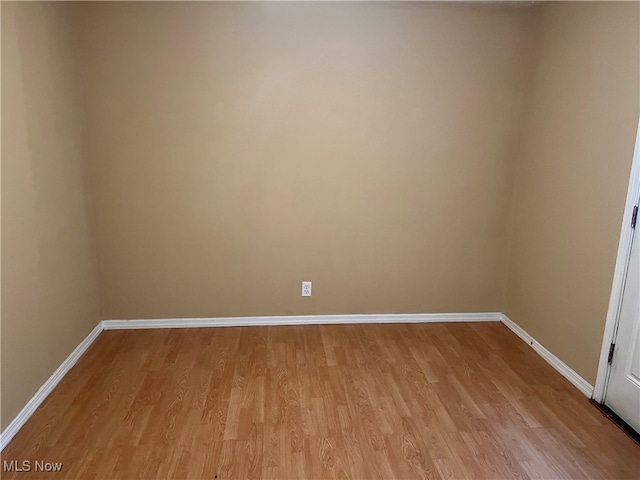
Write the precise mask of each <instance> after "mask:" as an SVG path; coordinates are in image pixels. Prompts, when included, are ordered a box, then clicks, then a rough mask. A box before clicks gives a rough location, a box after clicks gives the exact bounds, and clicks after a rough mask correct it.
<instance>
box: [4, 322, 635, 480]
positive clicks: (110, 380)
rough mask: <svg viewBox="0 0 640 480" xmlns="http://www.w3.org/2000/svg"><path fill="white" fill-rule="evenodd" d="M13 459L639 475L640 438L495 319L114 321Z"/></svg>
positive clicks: (286, 472)
mask: <svg viewBox="0 0 640 480" xmlns="http://www.w3.org/2000/svg"><path fill="white" fill-rule="evenodd" d="M2 460H3V463H4V462H8V461H11V460H17V461H18V462H20V463H21V462H22V461H24V460H29V461H30V462H31V466H32V470H31V471H30V472H21V473H17V472H3V474H2V478H3V479H7V480H9V479H21V480H26V479H31V478H52V479H53V478H84V479H134V478H146V479H164V478H185V479H186V478H188V479H215V478H218V479H226V478H273V479H300V478H341V479H348V478H352V479H365V478H366V479H373V478H385V479H399V478H402V479H409V478H442V479H446V478H450V479H462V478H492V479H495V478H523V479H526V478H554V479H555V478H572V479H573V478H612V479H619V478H639V477H640V447H638V446H637V445H636V444H634V443H633V441H632V440H631V439H629V438H628V437H626V436H625V434H624V433H622V432H621V431H620V430H618V429H617V428H616V427H615V426H614V425H613V424H611V423H610V422H609V421H608V420H607V419H606V418H605V417H603V416H602V414H601V413H600V412H598V411H597V410H596V409H595V408H594V407H593V406H592V405H590V404H589V401H588V400H587V398H585V397H584V396H583V395H582V394H581V393H579V392H578V391H577V390H576V389H575V388H574V387H573V386H572V385H570V384H569V383H568V382H567V381H566V380H565V379H564V378H562V377H561V376H560V375H559V374H558V373H557V372H555V371H554V370H553V369H552V368H551V367H550V366H549V365H547V364H546V363H545V362H544V360H542V359H541V358H539V357H538V356H537V355H536V354H535V353H534V352H533V351H532V350H531V349H530V348H529V347H528V346H527V345H526V344H525V343H523V342H522V341H520V339H518V338H517V337H516V336H515V335H514V334H513V333H511V332H510V331H509V330H508V329H507V328H506V327H505V326H504V325H502V324H499V323H469V324H406V325H404V324H395V325H327V326H294V327H282V326H278V327H242V328H209V329H173V330H130V331H107V332H104V333H102V334H101V335H100V337H99V338H98V339H97V340H96V342H95V343H94V344H93V346H92V347H91V348H90V349H89V351H87V353H86V354H85V355H84V356H83V358H82V359H81V360H80V361H79V362H78V364H77V365H76V366H75V367H74V368H73V369H72V370H71V371H70V372H69V374H68V375H67V376H66V377H65V378H64V379H63V380H62V382H60V384H59V385H58V387H57V388H56V389H55V390H54V392H53V393H52V394H51V395H50V396H49V398H47V400H46V401H45V402H44V403H43V404H42V406H41V407H40V408H39V409H38V410H37V412H36V413H35V414H34V415H33V417H32V418H31V419H30V420H29V421H28V422H27V424H26V425H25V426H24V427H23V429H22V430H21V431H20V432H19V433H18V434H17V435H16V436H15V437H14V439H13V441H12V442H11V443H10V444H9V445H8V446H7V447H6V448H5V450H4V452H3V455H2ZM36 460H44V461H48V462H62V463H63V470H62V472H60V473H43V472H35V470H34V462H35V461H36Z"/></svg>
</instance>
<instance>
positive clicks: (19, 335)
mask: <svg viewBox="0 0 640 480" xmlns="http://www.w3.org/2000/svg"><path fill="white" fill-rule="evenodd" d="M68 30H69V29H68V26H67V23H66V16H65V15H64V12H63V9H62V7H61V6H59V5H57V6H53V5H42V4H35V3H5V2H3V3H2V359H1V360H2V362H1V363H2V412H1V415H2V421H1V424H2V428H5V427H6V425H7V424H8V423H9V422H10V421H11V420H13V418H14V417H15V416H16V415H17V414H18V412H19V411H20V410H21V409H22V407H24V405H25V404H26V403H27V401H28V400H29V399H30V398H31V397H32V396H33V395H34V394H35V392H36V391H37V390H38V388H40V386H41V385H42V384H43V383H44V382H45V380H46V379H47V378H48V377H49V376H50V375H51V374H52V373H53V371H54V370H55V369H56V368H57V367H58V366H59V365H60V363H62V361H63V360H64V359H65V358H66V357H67V356H68V355H69V354H70V353H71V351H72V350H73V349H74V348H75V347H76V346H77V345H78V343H80V341H82V339H83V338H84V337H85V336H86V335H87V334H88V333H89V332H90V331H91V329H93V327H95V326H96V324H97V323H98V321H99V309H98V295H97V283H96V277H97V276H96V275H94V271H95V268H94V265H93V261H92V257H91V252H90V246H89V243H90V242H89V230H88V224H87V212H86V208H85V188H84V183H85V182H84V178H83V176H84V173H83V172H84V170H85V166H84V157H83V140H82V135H83V133H82V131H81V123H80V115H79V104H78V99H77V96H76V91H77V88H76V83H75V81H76V72H75V65H74V61H73V57H72V55H71V49H70V47H71V43H70V38H69V37H68V34H67V32H68Z"/></svg>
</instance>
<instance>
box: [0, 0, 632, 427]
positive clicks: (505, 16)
mask: <svg viewBox="0 0 640 480" xmlns="http://www.w3.org/2000/svg"><path fill="white" fill-rule="evenodd" d="M69 9H71V10H69ZM638 9H639V6H638V5H637V4H632V3H628V4H608V5H602V4H595V3H588V4H585V3H580V4H577V3H576V4H570V5H555V4H554V5H543V6H537V7H531V8H513V7H505V6H495V5H471V6H470V5H465V4H457V5H442V4H362V3H361V4H320V5H319V4H293V3H290V4H280V3H261V4H233V5H230V4H213V3H195V2H194V3H181V4H174V3H136V4H131V3H130V4H125V3H118V4H115V3H111V4H97V3H89V4H75V5H73V6H69V5H63V4H59V3H58V4H55V5H54V4H49V5H42V4H33V3H22V4H12V3H3V4H2V117H3V123H2V139H1V140H2V212H1V213H2V239H1V240H2V257H3V265H2V287H3V291H2V295H3V302H2V308H1V314H2V339H1V342H2V372H1V373H2V422H1V425H2V428H4V427H5V426H6V425H7V423H8V422H9V421H11V419H12V418H13V417H14V416H15V415H16V414H17V413H18V411H19V410H20V409H21V408H22V407H23V406H24V404H25V403H26V402H27V401H28V399H29V398H30V397H31V396H32V395H33V394H34V393H35V391H36V390H37V388H38V387H40V386H41V385H42V383H43V382H44V381H45V380H46V378H47V377H48V376H49V375H50V374H51V373H52V372H53V371H54V370H55V368H57V367H58V365H60V363H61V361H62V360H63V359H64V358H65V357H66V356H67V355H68V354H69V353H70V352H71V350H72V349H73V348H74V347H75V346H76V345H77V344H78V343H79V342H80V341H81V340H82V338H84V337H85V335H86V334H87V333H88V332H89V331H90V330H91V329H92V328H93V327H94V326H95V324H96V323H97V321H98V320H99V319H101V318H102V319H109V318H145V317H146V318H149V317H189V316H195V317H200V316H236V315H270V314H311V313H369V312H373V313H375V312H379V313H384V312H392V313H402V312H465V311H499V310H504V311H505V312H506V313H507V314H508V315H509V316H510V317H511V318H512V319H513V320H514V321H516V322H517V323H519V324H520V325H522V326H523V327H524V328H525V329H526V330H527V331H528V332H530V333H531V334H532V335H533V336H534V337H536V338H537V339H538V340H539V341H541V342H542V344H543V345H544V346H546V347H547V348H549V349H550V350H551V351H552V352H553V353H555V354H556V355H558V356H559V357H560V358H561V359H562V360H563V361H565V362H566V363H568V364H569V366H570V367H572V368H574V369H575V370H576V371H577V372H578V373H580V374H581V375H582V376H584V377H585V378H586V379H587V380H589V381H590V382H593V381H594V380H595V371H596V365H597V361H598V355H599V347H600V342H601V339H602V331H603V327H604V318H605V313H606V307H607V301H608V296H609V291H610V287H611V278H612V273H613V267H614V261H615V254H616V246H617V240H618V239H617V235H618V232H619V226H620V221H621V215H622V210H623V206H624V205H623V203H624V198H625V193H626V183H627V180H628V173H629V166H630V162H631V154H632V148H633V140H634V135H635V128H636V125H637V119H638V111H639V108H638V105H639V99H638V89H639V84H638V71H639V69H640V67H639V65H638V63H639V60H638V58H639V52H638V38H639V35H640V33H639V32H638V23H639V20H640V19H639V18H638V17H639V13H638ZM70 12H71V13H73V15H72V16H67V13H70ZM67 21H70V23H67ZM71 26H72V27H74V28H73V29H71V28H70V27H71ZM69 34H72V35H73V37H70V36H69ZM72 43H73V45H75V46H76V47H77V48H78V50H75V51H72V49H71V44H72ZM74 53H77V54H78V55H79V57H78V58H75V57H74ZM77 60H79V61H80V62H79V63H76V61H77ZM79 65H82V67H81V68H78V67H79ZM80 79H82V80H83V82H82V83H80ZM85 142H86V144H85ZM85 180H86V182H85ZM87 188H88V189H89V192H88V193H90V194H89V195H87V192H86V191H85V190H86V189H87ZM514 192H515V194H514ZM88 213H89V214H88ZM89 222H91V225H89ZM89 226H90V227H91V229H93V232H92V233H93V235H90V233H89V230H90V229H89ZM92 241H95V249H94V248H93V246H92V243H91V242H92ZM94 259H95V262H96V263H97V268H94ZM508 260H509V267H508V268H507V261H508ZM97 270H99V278H100V289H99V291H100V294H101V300H102V305H103V309H102V311H101V312H100V311H99V307H98V294H97V293H98V288H97V281H96V278H97V277H98V273H97ZM507 270H508V278H507ZM302 280H312V281H313V282H314V295H313V297H311V298H301V297H300V282H301V281H302Z"/></svg>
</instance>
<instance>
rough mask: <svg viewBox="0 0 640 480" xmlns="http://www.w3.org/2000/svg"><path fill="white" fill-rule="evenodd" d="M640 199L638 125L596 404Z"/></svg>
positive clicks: (600, 399) (602, 394)
mask: <svg viewBox="0 0 640 480" xmlns="http://www.w3.org/2000/svg"><path fill="white" fill-rule="evenodd" d="M639 196H640V122H639V123H638V130H637V134H636V144H635V149H634V152H633V162H632V164H631V174H630V176H629V188H628V190H627V201H626V203H625V206H624V215H623V216H622V225H621V227H620V241H619V243H618V255H617V257H616V266H615V270H614V273H613V283H612V286H611V295H610V297H609V308H608V310H607V319H606V321H605V324H604V335H603V338H602V347H601V349H600V361H599V363H598V373H597V375H596V386H595V388H594V391H593V398H594V400H596V401H597V402H600V403H604V398H605V395H606V391H607V382H608V379H609V362H608V357H609V346H610V345H611V343H612V342H613V341H614V339H615V333H616V326H617V323H618V314H619V312H620V306H621V303H622V289H623V287H624V281H625V276H626V272H627V267H628V264H629V255H630V254H631V239H632V237H633V230H632V229H631V223H630V222H631V215H632V214H633V207H634V206H635V205H637V202H638V197H639Z"/></svg>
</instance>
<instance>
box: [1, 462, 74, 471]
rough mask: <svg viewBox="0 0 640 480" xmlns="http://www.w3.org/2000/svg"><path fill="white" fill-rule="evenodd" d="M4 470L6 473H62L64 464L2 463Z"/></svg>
mask: <svg viewBox="0 0 640 480" xmlns="http://www.w3.org/2000/svg"><path fill="white" fill-rule="evenodd" d="M2 470H3V471H4V472H31V471H34V472H61V471H62V462H56V463H54V462H45V461H44V460H36V461H35V462H32V461H31V460H23V461H22V462H19V461H18V460H11V461H8V462H7V461H6V460H4V461H3V462H2Z"/></svg>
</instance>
